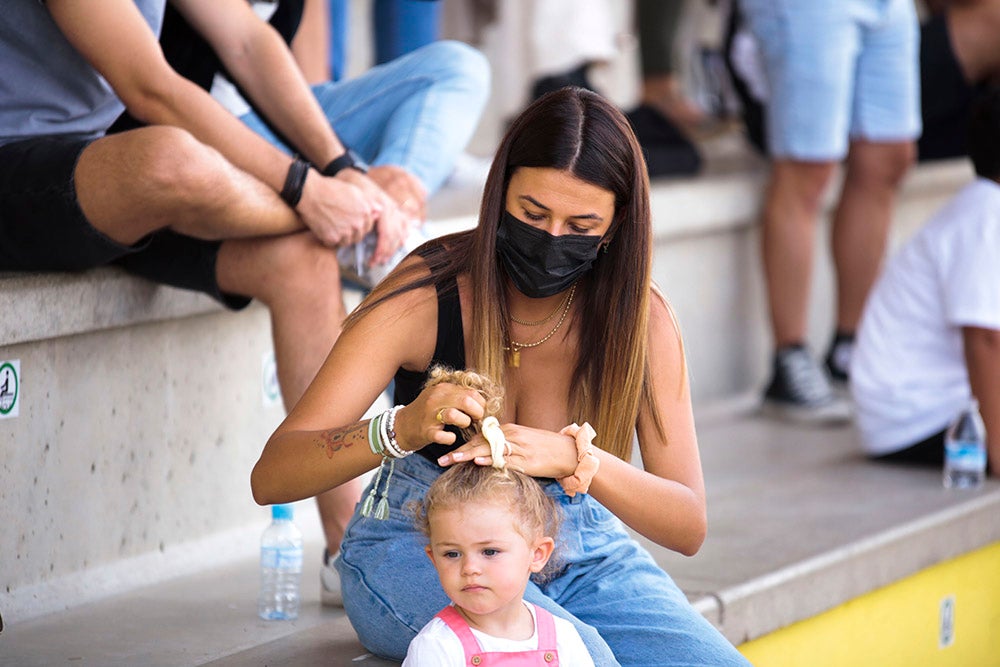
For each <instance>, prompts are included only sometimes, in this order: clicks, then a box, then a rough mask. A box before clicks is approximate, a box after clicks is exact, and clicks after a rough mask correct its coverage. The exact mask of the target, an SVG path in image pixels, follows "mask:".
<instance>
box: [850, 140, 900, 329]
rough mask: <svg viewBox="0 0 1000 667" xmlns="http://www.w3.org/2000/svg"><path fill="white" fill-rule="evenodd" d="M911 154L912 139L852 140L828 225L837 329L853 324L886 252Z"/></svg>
mask: <svg viewBox="0 0 1000 667" xmlns="http://www.w3.org/2000/svg"><path fill="white" fill-rule="evenodd" d="M915 157H916V148H915V147H914V145H913V143H911V142H894V143H872V142H866V141H855V142H852V143H851V149H850V152H849V154H848V157H847V169H846V173H845V175H844V186H843V190H842V192H841V195H840V202H839V204H838V205H837V210H836V212H835V213H834V218H833V230H832V237H833V238H832V246H833V259H834V264H835V265H836V269H837V330H838V331H841V332H845V333H853V332H854V331H856V330H857V327H858V323H859V321H860V320H861V314H862V311H863V310H864V305H865V299H867V298H868V293H869V291H871V288H872V285H874V284H875V280H876V278H878V274H879V270H880V268H881V266H882V260H883V258H884V257H885V252H886V239H887V237H888V234H889V227H890V225H891V224H892V212H893V206H894V204H895V198H896V194H897V193H898V191H899V185H900V182H901V181H902V180H903V177H904V176H905V174H906V171H907V169H908V168H909V166H910V164H912V162H913V160H914V158H915Z"/></svg>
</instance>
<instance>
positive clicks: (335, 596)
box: [319, 549, 344, 607]
mask: <svg viewBox="0 0 1000 667" xmlns="http://www.w3.org/2000/svg"><path fill="white" fill-rule="evenodd" d="M336 558H337V557H336V556H333V555H331V554H330V552H329V551H327V550H326V549H323V566H322V567H321V568H320V569H319V600H320V603H321V604H322V605H323V606H324V607H343V606H344V594H343V593H342V592H341V590H340V573H339V572H337V568H335V567H334V566H333V561H334V560H336Z"/></svg>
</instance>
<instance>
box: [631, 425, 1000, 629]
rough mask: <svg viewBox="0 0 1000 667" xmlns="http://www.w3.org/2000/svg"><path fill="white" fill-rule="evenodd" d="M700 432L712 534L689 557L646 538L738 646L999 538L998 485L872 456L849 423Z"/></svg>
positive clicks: (710, 427)
mask: <svg viewBox="0 0 1000 667" xmlns="http://www.w3.org/2000/svg"><path fill="white" fill-rule="evenodd" d="M696 414H699V413H696ZM698 432H699V440H700V441H701V443H702V447H701V449H702V460H703V464H704V468H705V478H706V485H707V489H708V510H709V535H708V538H707V539H706V542H705V544H704V546H703V547H702V549H701V551H700V552H699V553H698V554H697V555H696V556H694V557H692V558H685V557H683V556H680V555H678V554H675V553H671V552H668V551H666V550H665V549H662V548H660V547H657V546H655V545H651V544H650V543H649V542H648V541H646V542H645V544H646V545H647V546H648V547H649V548H650V550H651V552H652V553H653V555H654V557H655V558H656V560H657V562H659V563H660V564H661V565H662V566H663V567H664V569H666V570H667V572H669V573H670V574H671V575H672V576H673V577H674V579H675V580H676V581H677V583H678V585H679V586H680V587H681V589H682V590H684V591H685V592H686V593H687V594H688V596H689V597H690V598H691V599H692V601H694V602H695V603H696V606H698V605H699V604H701V605H702V606H704V608H702V607H700V606H699V609H700V610H701V611H702V612H703V613H704V614H705V616H706V618H708V619H709V620H710V621H712V622H713V623H715V625H716V626H717V627H719V628H720V630H722V632H723V634H725V635H726V637H727V638H728V639H729V640H730V641H732V642H733V643H734V644H741V643H743V642H746V641H749V640H752V639H756V638H758V637H761V636H764V635H766V634H769V633H771V632H774V631H776V630H780V629H781V628H784V627H787V626H788V625H790V624H792V623H795V622H797V621H802V620H805V619H807V618H811V617H813V616H815V615H817V614H819V613H821V612H823V611H826V610H828V609H831V608H833V607H836V606H838V605H840V604H842V603H844V602H847V601H849V600H851V599H854V598H856V597H858V596H860V595H864V594H865V593H869V592H871V591H873V590H876V589H878V588H881V587H883V586H886V585H888V584H891V583H893V582H896V581H899V580H902V579H905V578H906V577H909V576H910V575H912V574H915V573H916V572H918V571H920V570H922V569H924V568H927V567H929V566H931V565H935V564H937V563H940V562H942V561H945V560H948V559H951V558H954V557H956V556H960V555H962V554H965V553H968V552H971V551H974V550H976V549H979V548H981V547H984V546H987V545H989V544H992V543H994V542H996V541H998V540H1000V522H997V521H996V520H995V517H996V515H997V513H998V512H1000V482H998V481H996V480H989V481H988V482H987V484H986V485H985V487H984V488H983V489H981V490H979V491H974V492H965V491H948V490H945V489H943V488H942V487H941V474H940V472H939V471H937V470H933V469H927V468H922V467H906V466H893V465H886V464H875V463H872V462H870V461H868V460H867V459H865V458H864V456H863V455H862V454H861V447H860V444H859V443H858V442H857V436H856V434H855V432H854V430H853V429H852V428H849V427H844V428H838V429H815V428H814V429H809V428H807V427H801V426H792V425H788V424H781V423H776V422H774V421H770V420H767V419H764V418H761V417H757V416H755V415H745V416H743V417H735V418H731V419H729V420H723V419H713V420H712V421H711V423H706V422H704V421H701V420H700V421H699V429H698ZM704 598H707V600H711V601H713V602H714V603H715V604H716V605H717V608H715V609H712V606H711V603H709V602H708V601H706V600H703V599H704Z"/></svg>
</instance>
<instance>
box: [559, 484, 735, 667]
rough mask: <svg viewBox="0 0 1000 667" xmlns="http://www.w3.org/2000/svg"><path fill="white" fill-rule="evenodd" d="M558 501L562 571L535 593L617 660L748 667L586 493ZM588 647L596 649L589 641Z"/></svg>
mask: <svg viewBox="0 0 1000 667" xmlns="http://www.w3.org/2000/svg"><path fill="white" fill-rule="evenodd" d="M557 497H558V496H557ZM559 500H560V503H561V505H562V508H563V515H564V517H565V523H564V528H563V531H562V533H561V534H560V541H559V542H558V544H559V545H560V547H563V548H564V550H563V552H562V554H561V556H560V557H561V559H562V560H561V563H562V567H563V570H562V572H560V573H559V575H558V576H556V577H554V578H553V579H552V580H551V581H549V582H547V583H545V584H544V585H542V586H541V590H542V592H543V593H544V594H545V595H547V596H549V597H551V598H552V599H553V600H554V601H555V602H557V603H558V604H559V605H561V607H562V608H563V609H565V610H566V611H567V612H569V613H570V614H572V615H573V616H574V617H576V619H578V620H579V622H582V623H583V624H585V625H586V626H590V627H593V628H597V630H598V631H599V632H600V637H601V638H602V639H603V640H604V641H605V642H607V644H608V646H610V648H611V651H612V652H613V653H614V656H615V658H616V659H617V660H618V662H619V663H621V664H622V665H626V666H628V667H633V666H635V667H637V666H640V665H649V666H654V665H655V666H662V665H678V666H694V665H712V666H713V667H718V666H720V665H734V666H735V665H739V666H741V667H743V666H746V665H748V664H749V663H748V661H747V660H746V659H745V658H744V657H743V656H742V655H741V654H740V653H739V651H737V650H736V648H735V647H734V646H733V645H732V644H731V643H730V642H729V641H728V640H727V639H726V638H725V637H723V636H722V634H721V633H720V632H719V631H718V630H717V629H716V628H714V627H713V626H712V624H711V623H709V622H708V621H707V620H706V619H705V618H704V617H703V616H702V615H701V614H700V613H698V612H697V611H696V610H695V609H694V607H692V606H691V604H690V603H689V602H688V600H687V597H686V596H685V595H684V593H683V592H682V591H681V590H680V589H679V588H678V587H677V585H676V584H675V583H674V581H673V580H672V579H671V578H670V576H669V575H667V573H666V572H664V571H663V570H662V569H661V568H660V567H659V566H658V565H657V564H656V562H655V561H654V560H653V558H652V556H651V555H650V554H649V552H647V551H646V550H645V549H644V548H643V547H642V546H640V545H639V544H638V543H637V542H636V541H635V540H634V539H632V538H631V536H629V534H628V533H627V532H626V531H625V529H624V527H623V526H622V524H621V521H619V520H618V518H617V517H615V516H614V515H613V514H612V513H611V512H609V511H608V510H607V509H606V508H604V507H603V506H602V505H601V504H600V503H598V502H597V501H596V500H594V499H593V498H591V497H590V496H577V497H576V498H568V497H567V496H565V495H561V497H559ZM584 637H585V640H586V635H584ZM587 646H588V648H591V651H592V652H594V651H595V649H594V648H592V646H593V644H592V643H591V642H588V643H587ZM598 648H599V646H598ZM596 660H597V655H595V661H596Z"/></svg>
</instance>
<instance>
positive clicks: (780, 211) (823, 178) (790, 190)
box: [761, 160, 834, 347]
mask: <svg viewBox="0 0 1000 667" xmlns="http://www.w3.org/2000/svg"><path fill="white" fill-rule="evenodd" d="M833 169H834V163H832V162H830V163H826V162H823V163H807V162H795V161H790V160H777V161H775V162H774V165H773V167H772V171H771V180H770V183H769V185H768V189H767V193H766V194H765V197H764V212H763V226H762V229H761V247H762V252H763V260H764V279H765V282H766V284H767V296H768V301H769V303H770V309H771V328H772V331H773V333H774V344H775V346H776V347H781V346H784V345H789V344H792V343H800V342H802V341H803V340H804V339H805V334H806V320H807V315H808V306H809V286H810V283H811V278H812V266H813V245H814V241H815V236H816V218H817V216H818V215H819V208H820V204H821V202H822V196H823V192H824V190H825V189H826V186H827V183H828V182H829V180H830V176H831V175H832V173H833Z"/></svg>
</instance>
